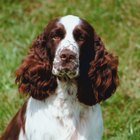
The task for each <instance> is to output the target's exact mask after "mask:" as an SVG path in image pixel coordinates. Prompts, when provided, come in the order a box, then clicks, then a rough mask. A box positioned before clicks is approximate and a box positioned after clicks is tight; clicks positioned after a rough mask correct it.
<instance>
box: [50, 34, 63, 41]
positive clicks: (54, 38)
mask: <svg viewBox="0 0 140 140" xmlns="http://www.w3.org/2000/svg"><path fill="white" fill-rule="evenodd" d="M52 40H54V41H59V40H61V37H60V36H57V35H56V36H53V37H52Z"/></svg>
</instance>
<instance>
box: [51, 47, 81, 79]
mask: <svg viewBox="0 0 140 140" xmlns="http://www.w3.org/2000/svg"><path fill="white" fill-rule="evenodd" d="M52 73H53V74H54V75H56V76H59V77H64V78H66V77H68V78H70V79H72V78H75V77H77V76H78V75H79V57H78V54H77V53H76V52H74V51H73V50H71V49H68V48H63V49H62V50H61V49H60V50H59V51H58V53H56V56H55V58H54V62H53V69H52Z"/></svg>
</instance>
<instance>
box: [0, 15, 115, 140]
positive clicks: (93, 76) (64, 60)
mask: <svg viewBox="0 0 140 140" xmlns="http://www.w3.org/2000/svg"><path fill="white" fill-rule="evenodd" d="M117 66H118V59H117V57H115V56H114V55H112V54H111V53H109V52H108V51H107V50H106V49H105V47H104V45H103V43H102V41H101V39H100V37H99V36H98V35H97V34H96V32H95V31H94V29H93V28H92V26H91V25H90V24H89V23H88V22H86V21H85V20H83V19H81V18H79V17H77V16H72V15H68V16H64V17H60V18H56V19H54V20H52V21H51V22H49V24H48V25H47V27H46V28H45V29H44V31H43V33H41V34H40V35H39V36H38V37H37V38H36V39H35V40H34V41H33V44H32V46H31V48H30V50H29V52H28V54H27V56H26V57H25V58H24V60H23V61H22V64H21V65H20V66H19V68H18V69H17V70H16V76H17V78H16V83H17V84H18V87H19V91H20V92H22V93H26V94H28V95H29V98H28V100H27V101H26V102H25V103H24V105H23V106H22V108H21V109H20V110H19V111H18V113H17V114H16V116H15V117H14V118H13V119H12V121H11V123H10V124H9V125H8V127H7V129H6V130H5V132H4V133H3V135H2V136H1V138H0V140H101V138H102V134H103V120H102V113H101V108H100V105H99V102H101V101H102V100H105V99H107V98H109V97H110V96H111V95H112V93H114V92H115V90H116V88H117V86H118V75H117Z"/></svg>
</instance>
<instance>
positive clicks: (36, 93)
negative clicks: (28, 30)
mask: <svg viewBox="0 0 140 140" xmlns="http://www.w3.org/2000/svg"><path fill="white" fill-rule="evenodd" d="M51 59H52V58H51V54H50V50H49V48H48V47H47V33H46V31H45V30H44V32H43V33H42V34H40V35H39V36H38V37H37V38H36V39H35V40H34V41H33V43H32V46H31V48H30V50H29V52H28V55H27V56H26V57H25V58H24V60H23V61H22V63H21V65H20V66H19V67H18V68H17V70H16V83H17V85H18V88H19V91H20V92H22V93H26V94H29V95H30V96H32V97H33V98H35V99H39V100H42V99H45V98H46V97H48V96H49V95H50V94H51V92H52V91H54V90H55V88H56V86H57V83H56V78H55V77H54V76H53V75H52V72H51V71H52V61H51Z"/></svg>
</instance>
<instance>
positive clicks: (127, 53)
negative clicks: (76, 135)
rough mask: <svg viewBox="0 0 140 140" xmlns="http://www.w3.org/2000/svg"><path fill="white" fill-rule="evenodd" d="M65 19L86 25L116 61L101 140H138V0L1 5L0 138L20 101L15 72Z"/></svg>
mask: <svg viewBox="0 0 140 140" xmlns="http://www.w3.org/2000/svg"><path fill="white" fill-rule="evenodd" d="M67 14H74V15H78V16H80V17H81V18H84V19H86V20H87V21H89V22H90V23H91V24H92V25H93V26H94V28H95V29H96V32H97V33H98V34H99V35H100V36H101V38H102V40H103V42H104V43H105V45H106V48H107V49H108V50H110V51H112V52H113V53H115V54H116V55H118V56H119V61H120V64H119V76H120V86H119V88H118V90H117V92H116V94H114V96H112V98H110V99H109V100H108V101H106V102H104V103H102V104H101V105H102V110H103V117H104V127H105V130H104V137H103V140H140V1H139V0H86V1H84V0H67V1H66V0H30V1H29V0H1V1H0V133H2V131H3V130H4V128H5V127H6V125H7V124H8V122H9V120H10V119H11V118H12V116H13V115H14V114H15V113H16V112H17V110H18V108H19V107H20V106H21V105H22V103H23V101H24V100H25V98H24V97H21V95H19V94H17V93H18V91H17V87H16V85H15V84H14V80H15V77H14V71H15V69H16V67H17V66H18V65H19V64H20V62H21V60H22V58H23V57H24V55H25V54H26V53H27V50H28V46H30V44H31V42H32V40H33V39H34V38H35V37H36V36H37V35H38V34H39V33H41V32H42V30H43V28H44V27H45V26H46V24H47V23H48V21H49V20H50V19H52V18H54V17H57V16H63V15H67Z"/></svg>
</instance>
